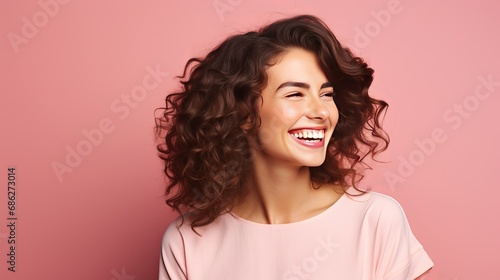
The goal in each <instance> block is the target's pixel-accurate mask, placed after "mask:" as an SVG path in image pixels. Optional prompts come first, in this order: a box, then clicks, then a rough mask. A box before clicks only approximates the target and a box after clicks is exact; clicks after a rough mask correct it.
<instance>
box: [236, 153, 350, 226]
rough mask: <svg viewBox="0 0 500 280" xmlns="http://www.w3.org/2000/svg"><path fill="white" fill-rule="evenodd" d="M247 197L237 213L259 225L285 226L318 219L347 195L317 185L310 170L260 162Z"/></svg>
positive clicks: (255, 167) (333, 187) (332, 186)
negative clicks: (315, 217) (314, 218)
mask: <svg viewBox="0 0 500 280" xmlns="http://www.w3.org/2000/svg"><path fill="white" fill-rule="evenodd" d="M246 187H247V191H248V192H247V193H248V194H247V196H246V197H245V198H244V199H243V201H242V203H239V204H238V206H236V207H235V208H234V209H233V212H234V213H235V214H236V215H237V216H240V217H241V218H245V219H247V220H251V221H254V222H257V223H265V224H283V223H292V222H297V221H300V220H304V219H307V218H310V217H312V216H315V215H317V214H319V213H321V212H323V211H324V210H326V208H328V207H330V206H331V205H332V204H333V203H335V202H336V201H337V200H338V199H339V198H340V196H341V195H342V193H343V192H341V188H339V187H335V186H334V185H325V186H321V187H320V188H318V187H319V186H317V185H313V182H312V181H311V176H310V170H309V167H292V166H288V165H286V164H279V163H276V162H274V163H271V162H256V164H255V165H254V174H253V176H251V179H250V180H248V182H247V184H246Z"/></svg>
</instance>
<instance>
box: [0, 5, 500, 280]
mask: <svg viewBox="0 0 500 280" xmlns="http://www.w3.org/2000/svg"><path fill="white" fill-rule="evenodd" d="M467 2H468V3H467ZM472 2H473V1H424V0H421V1H415V0H414V1H411V0H399V1H398V0H377V1H330V0H328V1H327V0H321V1H320V0H315V1H304V0H295V1H293V0H287V1H285V0H283V1H264V0H258V1H248V0H216V1H213V0H206V1H158V0H147V1H140V2H139V1H118V0H113V1H62V0H61V1H60V2H56V0H41V1H2V3H1V4H0V20H1V25H0V35H1V37H0V38H1V39H0V40H1V41H0V43H1V44H0V48H1V52H0V55H1V58H0V61H1V64H0V71H1V72H0V79H1V80H0V94H1V95H0V129H1V138H0V141H1V142H0V182H1V186H2V187H1V188H0V189H1V190H2V191H1V192H0V197H1V200H0V201H1V203H0V220H1V222H0V253H1V254H0V278H1V279H73V280H78V279H106V280H109V279H111V280H122V279H125V280H126V279H129V280H131V279H136V280H145V279H155V278H156V277H157V271H158V256H159V250H160V238H161V236H162V234H163V232H164V230H165V228H166V226H167V225H168V224H169V222H170V221H171V220H172V219H173V218H174V216H175V215H174V214H172V213H171V212H170V210H169V209H168V208H167V206H166V205H164V202H163V198H162V192H163V183H164V182H163V175H162V166H161V162H160V160H159V159H158V158H157V156H156V151H155V146H154V142H153V133H152V129H153V126H154V119H153V111H154V109H155V108H156V107H160V106H162V105H163V99H164V97H165V94H166V93H167V92H169V91H171V90H173V89H175V88H176V87H177V84H176V82H175V79H174V76H175V75H178V74H180V73H181V70H182V69H183V66H184V63H185V62H186V61H187V59H189V58H190V57H192V56H197V55H203V54H205V53H206V52H207V51H208V50H209V49H211V48H212V47H213V46H215V45H216V44H217V43H219V42H220V40H221V39H223V38H225V37H226V36H227V35H229V34H232V33H234V32H243V31H247V30H249V29H253V28H255V27H258V26H261V25H262V24H265V23H267V22H269V21H270V20H273V19H277V18H280V17H282V16H286V15H294V14H298V13H311V14H315V15H317V16H319V17H321V18H323V19H324V20H325V21H326V22H327V24H328V25H329V26H330V27H331V28H332V30H333V31H334V33H335V34H336V35H337V37H338V38H339V39H340V40H341V41H342V42H344V43H345V44H347V45H349V46H350V47H352V48H353V49H355V51H356V53H357V54H359V55H361V56H363V57H364V58H365V59H366V60H367V61H368V62H369V63H370V65H371V66H372V67H373V68H374V69H375V71H376V73H375V82H374V84H373V87H372V91H371V92H372V94H373V95H374V96H376V97H379V98H382V99H385V100H387V101H388V102H389V104H390V109H389V112H388V114H387V117H386V121H385V127H386V128H387V130H388V131H389V133H390V135H391V140H392V142H391V145H390V148H389V150H388V151H387V152H386V153H385V154H384V155H383V156H382V157H381V159H383V160H385V161H388V163H385V164H376V165H375V166H374V167H375V170H373V171H372V172H371V173H369V176H368V178H367V180H366V181H365V182H364V184H363V187H367V186H372V187H373V189H374V190H376V191H379V192H383V193H387V194H389V195H391V196H393V197H395V198H396V199H397V200H398V201H399V202H400V203H401V204H402V205H403V207H404V209H405V211H406V213H407V216H408V219H409V221H410V224H411V226H412V229H413V231H414V233H415V234H416V236H417V237H418V239H419V240H420V242H421V243H422V244H423V245H424V247H425V249H426V250H427V252H428V253H429V255H430V256H431V257H432V259H433V260H434V262H435V265H436V266H435V268H434V271H433V273H432V275H431V277H429V279H450V280H451V279H453V280H455V279H498V278H497V277H498V272H497V266H498V252H500V241H499V239H498V236H500V226H499V223H498V213H499V212H500V211H499V210H500V209H499V206H498V205H499V204H498V202H497V198H498V197H499V195H500V190H499V179H498V171H497V168H498V166H499V165H500V162H499V156H500V154H499V152H500V148H499V145H498V140H499V138H498V135H499V133H500V126H499V125H498V123H496V122H497V120H498V117H499V113H498V111H497V110H498V108H499V107H498V106H499V105H500V104H499V103H500V96H499V95H500V68H499V64H500V58H499V55H498V50H499V49H500V40H499V38H498V27H499V26H500V20H499V17H498V11H499V8H500V7H499V4H498V2H497V1H481V4H480V5H478V4H473V3H472ZM45 3H47V4H45ZM216 6H217V7H218V8H216ZM148 69H149V70H148ZM154 71H159V72H162V73H160V74H157V75H156V76H154V75H152V74H151V72H154ZM166 73H168V74H166ZM488 80H490V82H489V83H485V82H484V81H488ZM481 81H483V82H481ZM491 81H493V82H491ZM460 108H462V109H460ZM460 110H461V111H460ZM98 130H100V132H98ZM86 135H87V136H86ZM88 135H90V136H88ZM88 137H90V138H91V140H92V141H90V140H88ZM75 153H80V154H81V155H79V156H78V155H76V154H75ZM82 154H83V155H82ZM54 165H56V166H59V167H61V166H63V165H64V166H66V167H65V168H66V169H64V170H63V171H59V174H58V173H57V172H55V171H54V167H53V166H54ZM11 166H14V167H16V174H17V183H18V185H17V202H18V203H17V207H18V208H17V210H16V215H17V217H18V221H17V236H16V237H17V242H18V247H17V264H16V265H17V267H16V269H17V272H16V273H11V272H8V271H7V269H6V264H7V263H6V259H7V256H6V254H7V248H8V246H7V237H8V233H7V227H6V226H5V223H6V218H7V212H8V211H7V202H6V201H7V200H6V197H7V191H6V189H7V188H6V185H7V168H8V167H11ZM6 276H7V277H6ZM5 277H6V278H5Z"/></svg>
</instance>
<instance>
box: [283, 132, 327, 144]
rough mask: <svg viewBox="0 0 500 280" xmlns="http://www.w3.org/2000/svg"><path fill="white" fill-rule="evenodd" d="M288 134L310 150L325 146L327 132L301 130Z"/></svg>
mask: <svg viewBox="0 0 500 280" xmlns="http://www.w3.org/2000/svg"><path fill="white" fill-rule="evenodd" d="M288 134H290V136H292V138H293V139H294V140H295V141H297V142H298V143H299V144H301V145H303V146H306V147H309V148H322V147H323V146H324V139H325V131H324V130H323V129H299V130H293V131H289V132H288Z"/></svg>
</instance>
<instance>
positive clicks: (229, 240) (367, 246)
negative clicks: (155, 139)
mask: <svg viewBox="0 0 500 280" xmlns="http://www.w3.org/2000/svg"><path fill="white" fill-rule="evenodd" d="M186 76H188V78H185V77H186ZM181 78H185V79H184V81H182V82H181V83H182V85H183V87H182V88H183V89H182V91H181V92H177V93H173V94H170V95H169V96H167V98H166V108H165V113H164V116H163V118H162V121H161V122H160V123H158V126H157V129H158V132H159V133H161V132H166V134H164V135H163V137H162V139H163V141H164V142H163V144H161V145H159V146H158V149H159V151H160V157H161V158H162V159H163V160H164V161H165V173H166V175H167V177H168V179H169V181H170V182H169V184H168V186H167V190H166V195H167V197H168V198H167V204H168V205H169V206H171V207H172V208H173V209H175V210H176V211H178V212H179V213H180V214H181V216H180V217H179V218H178V219H177V220H175V221H174V222H173V223H172V224H171V225H170V226H169V227H168V229H167V231H166V233H165V235H164V238H163V245H162V254H161V261H160V279H162V280H164V279H175V280H177V279H216V280H221V279H231V280H234V279H259V280H267V279H343V280H344V279H423V278H424V276H425V275H426V274H427V273H428V271H429V270H430V268H431V267H432V266H433V263H432V261H431V259H430V258H429V257H428V255H427V253H426V252H425V251H424V249H423V248H422V246H421V245H420V243H419V242H418V241H417V239H416V238H415V236H414V235H413V234H412V232H411V230H410V227H409V225H408V222H407V219H406V217H405V214H404V212H403V210H402V209H401V207H400V205H399V204H398V203H397V202H396V201H395V200H393V199H392V198H390V197H388V196H386V195H382V194H379V193H375V192H370V191H363V190H360V189H359V188H358V187H357V185H358V183H359V180H361V178H362V169H363V167H364V166H366V164H364V163H363V159H364V158H365V157H366V156H368V155H370V156H372V157H373V156H374V155H376V154H378V153H380V152H382V151H384V150H385V149H386V148H387V145H388V143H389V138H388V136H387V135H386V134H385V132H384V131H383V130H382V127H381V124H380V121H381V118H382V114H383V113H384V112H385V110H386V108H387V106H388V105H387V103H385V102H384V101H381V100H377V99H374V98H372V97H370V96H369V95H368V88H369V86H370V85H371V82H372V79H373V70H372V69H371V68H369V67H368V66H367V64H366V63H364V62H363V60H362V59H361V58H358V57H355V56H353V54H352V53H351V52H350V51H349V50H348V49H347V48H344V47H343V46H342V45H341V44H340V43H339V42H338V41H337V39H336V38H335V36H334V35H333V34H332V32H331V31H330V30H329V29H328V27H327V26H326V25H325V24H324V23H323V22H322V21H321V20H319V19H318V18H316V17H314V16H308V15H303V16H296V17H292V18H288V19H283V20H279V21H277V22H274V23H272V24H270V25H268V26H266V27H264V28H262V29H260V30H259V31H258V32H248V33H246V34H240V35H234V36H231V37H229V38H227V39H226V40H225V41H224V42H223V43H221V44H220V45H219V46H217V47H216V48H215V49H214V50H213V51H212V52H210V53H209V54H208V55H207V56H206V57H205V58H202V59H197V58H193V59H191V60H189V61H188V63H187V65H186V68H185V71H184V74H183V76H182V77H181Z"/></svg>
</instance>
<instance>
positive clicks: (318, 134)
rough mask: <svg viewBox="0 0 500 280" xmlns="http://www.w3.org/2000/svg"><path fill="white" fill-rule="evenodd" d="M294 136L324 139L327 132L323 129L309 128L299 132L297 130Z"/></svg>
mask: <svg viewBox="0 0 500 280" xmlns="http://www.w3.org/2000/svg"><path fill="white" fill-rule="evenodd" d="M293 136H295V138H310V139H323V138H324V137H325V132H324V131H323V130H308V131H301V132H298V133H297V132H295V133H293ZM306 141H307V140H306Z"/></svg>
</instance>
